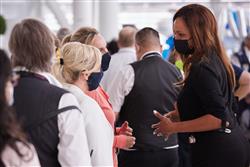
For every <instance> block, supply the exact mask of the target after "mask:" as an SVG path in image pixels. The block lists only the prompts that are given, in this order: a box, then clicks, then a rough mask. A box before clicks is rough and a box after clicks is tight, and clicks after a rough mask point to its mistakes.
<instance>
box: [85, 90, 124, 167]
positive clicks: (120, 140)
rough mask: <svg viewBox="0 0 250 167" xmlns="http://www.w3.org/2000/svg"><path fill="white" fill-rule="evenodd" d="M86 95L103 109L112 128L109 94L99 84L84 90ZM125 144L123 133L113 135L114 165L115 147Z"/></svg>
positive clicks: (113, 116) (112, 115)
mask: <svg viewBox="0 0 250 167" xmlns="http://www.w3.org/2000/svg"><path fill="white" fill-rule="evenodd" d="M86 94H87V95H88V96H90V97H91V98H93V99H94V100H95V101H96V102H97V103H98V104H99V106H100V107H101V109H102V110H103V112H104V114H105V116H106V118H107V120H108V121H109V123H110V125H111V126H112V127H113V128H114V124H115V113H114V111H113V109H112V106H111V104H110V103H109V96H108V95H107V93H106V92H105V91H104V90H103V89H102V87H101V86H99V87H98V88H97V89H96V90H93V91H88V92H86ZM125 145H126V136H124V135H119V134H118V135H115V138H114V144H113V159H114V167H117V166H118V164H117V155H116V153H115V152H116V148H124V147H125Z"/></svg>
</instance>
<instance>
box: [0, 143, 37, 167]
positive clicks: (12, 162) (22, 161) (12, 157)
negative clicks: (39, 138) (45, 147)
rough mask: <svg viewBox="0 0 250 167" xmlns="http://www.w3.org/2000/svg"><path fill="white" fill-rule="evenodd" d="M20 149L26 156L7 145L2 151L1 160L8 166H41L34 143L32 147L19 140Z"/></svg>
mask: <svg viewBox="0 0 250 167" xmlns="http://www.w3.org/2000/svg"><path fill="white" fill-rule="evenodd" d="M17 147H18V150H19V151H20V153H21V154H23V155H24V157H20V156H19V155H18V154H17V153H16V151H15V150H13V149H12V148H11V147H10V146H6V147H5V148H4V150H3V152H2V155H1V160H2V161H3V163H4V165H5V166H6V167H15V166H18V167H40V166H41V165H40V163H39V159H38V157H37V153H36V150H35V148H34V147H33V145H29V147H30V149H29V148H28V147H27V146H25V145H24V144H23V143H21V142H17Z"/></svg>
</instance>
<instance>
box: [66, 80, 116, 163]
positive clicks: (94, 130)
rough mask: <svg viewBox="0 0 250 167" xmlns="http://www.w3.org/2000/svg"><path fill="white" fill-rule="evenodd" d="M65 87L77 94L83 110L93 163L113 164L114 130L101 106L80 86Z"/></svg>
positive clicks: (69, 85) (67, 85)
mask: <svg viewBox="0 0 250 167" xmlns="http://www.w3.org/2000/svg"><path fill="white" fill-rule="evenodd" d="M64 87H65V88H66V89H67V90H68V91H70V92H71V93H72V94H74V95H75V97H76V98H77V100H78V102H79V104H80V109H81V111H82V112H83V119H84V122H85V128H86V134H87V138H88V146H89V152H92V154H91V155H92V156H91V162H92V165H93V166H110V167H111V166H113V156H112V147H113V140H114V131H113V128H112V127H111V125H110V123H109V122H108V121H107V119H106V117H105V115H104V113H103V111H102V110H101V108H100V106H99V105H98V104H97V102H96V101H95V100H94V99H92V98H91V97H89V96H87V95H86V94H85V93H84V92H83V91H82V90H81V89H80V88H79V87H77V86H75V85H72V84H64Z"/></svg>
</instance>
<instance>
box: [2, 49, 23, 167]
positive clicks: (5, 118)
mask: <svg viewBox="0 0 250 167" xmlns="http://www.w3.org/2000/svg"><path fill="white" fill-rule="evenodd" d="M11 80H12V70H11V64H10V60H9V58H8V56H7V55H6V53H5V52H4V51H3V50H0V154H1V153H2V152H3V150H4V149H5V148H6V146H7V145H8V146H10V147H11V148H12V149H13V150H15V152H16V153H17V154H18V155H19V156H20V157H23V156H24V154H25V153H23V152H20V151H19V149H18V147H17V145H16V142H17V141H20V142H23V143H24V144H25V145H26V139H25V135H24V134H23V133H22V132H21V128H20V126H19V124H18V123H17V122H16V119H15V115H14V111H13V109H12V108H11V106H10V105H11V104H12V103H13V85H12V82H11ZM2 165H3V162H2V159H1V158H0V166H2Z"/></svg>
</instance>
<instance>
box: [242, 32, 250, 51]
mask: <svg viewBox="0 0 250 167" xmlns="http://www.w3.org/2000/svg"><path fill="white" fill-rule="evenodd" d="M243 42H244V46H245V47H247V49H248V50H250V34H249V35H248V36H246V37H245V39H244V41H243Z"/></svg>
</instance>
